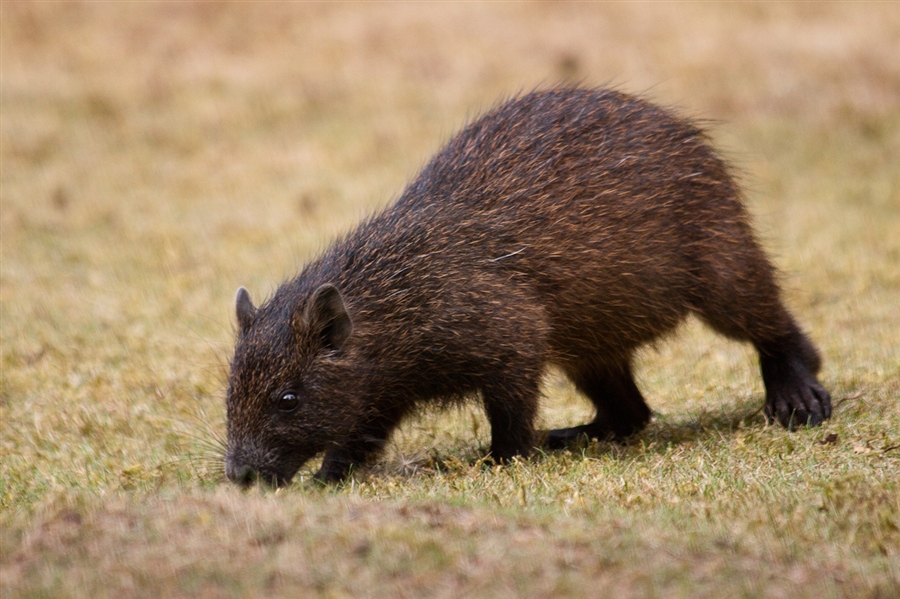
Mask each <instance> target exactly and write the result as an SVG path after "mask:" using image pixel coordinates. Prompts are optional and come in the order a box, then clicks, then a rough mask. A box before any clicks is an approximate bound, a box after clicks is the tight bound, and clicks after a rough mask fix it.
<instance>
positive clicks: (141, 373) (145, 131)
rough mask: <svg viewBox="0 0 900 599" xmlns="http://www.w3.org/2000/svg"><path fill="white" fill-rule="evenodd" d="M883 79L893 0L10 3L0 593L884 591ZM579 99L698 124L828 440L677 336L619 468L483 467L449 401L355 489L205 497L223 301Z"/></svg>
mask: <svg viewBox="0 0 900 599" xmlns="http://www.w3.org/2000/svg"><path fill="white" fill-rule="evenodd" d="M898 55H900V11H898V10H897V9H896V7H895V6H893V5H891V4H890V3H867V4H857V3H789V2H783V3H765V4H753V3H727V4H726V3H722V4H715V3H690V4H680V3H679V4H675V3H672V4H668V3H663V4H657V3H650V4H648V3H603V4H585V3H578V4H557V3H528V4H506V3H503V4H500V3H492V4H470V3H440V4H425V3H410V4H381V3H379V4H336V5H330V4H292V3H291V4H288V3H253V4H227V5H226V4H213V3H112V2H109V3H91V4H75V3H71V4H68V3H25V2H3V3H2V4H0V360H2V361H0V367H2V377H0V452H2V456H0V510H2V512H0V594H2V595H3V596H4V597H12V596H73V597H84V596H90V597H98V596H115V595H123V594H124V595H134V596H188V595H190V596H195V595H203V596H255V595H260V594H266V595H273V596H289V595H291V596H308V595H314V594H318V595H321V596H401V597H417V596H447V597H451V596H452V597H459V596H470V597H481V596H498V597H513V596H532V597H543V596H598V595H599V596H603V595H607V596H613V595H616V596H625V597H629V596H631V597H638V596H666V597H688V596H690V597H721V596H748V597H749V596H771V597H779V596H785V597H787V596H790V597H803V596H808V597H822V596H834V597H843V596H846V597H866V596H868V597H873V598H874V597H890V596H897V595H900V565H898V564H900V499H898V497H900V484H898V482H897V481H898V479H900V450H898V449H897V446H898V444H900V432H898V431H900V359H898V355H900V327H898V324H897V316H896V315H897V314H898V313H900V161H898V160H900V159H898V157H900V61H898V60H897V59H896V56H898ZM572 80H575V81H583V82H584V83H585V84H587V85H597V84H604V83H612V84H615V85H617V86H619V87H620V88H622V89H624V90H626V91H630V92H637V93H644V94H645V95H648V96H649V97H651V98H653V99H656V100H658V101H660V102H663V103H666V104H673V105H676V106H679V107H680V108H681V110H682V111H683V112H684V113H686V114H690V115H694V116H698V117H701V118H706V119H712V120H715V121H717V124H716V125H715V127H714V130H713V133H714V137H715V139H716V141H717V143H718V145H720V146H721V147H722V148H723V149H724V150H725V152H726V154H727V155H728V156H729V157H730V159H731V160H732V161H733V162H734V163H735V164H736V166H737V167H738V168H739V169H740V170H741V171H742V173H743V174H744V175H743V178H744V180H745V182H746V184H747V187H748V197H749V204H750V208H751V211H752V212H753V213H754V215H755V216H756V222H757V225H758V228H759V230H760V232H761V233H762V236H763V238H764V239H765V242H766V246H767V247H768V248H769V249H770V250H771V251H772V252H773V253H774V255H775V257H776V261H777V262H778V264H779V266H780V267H781V268H782V270H783V271H784V273H785V286H786V291H787V296H788V300H789V304H790V305H791V307H792V308H793V309H794V311H795V312H796V313H797V315H798V317H799V318H800V319H801V321H802V322H803V323H804V324H805V326H806V327H807V328H808V329H809V330H810V332H811V333H812V336H813V338H814V339H816V340H817V341H818V342H819V344H820V346H821V348H822V350H823V353H824V355H825V359H826V362H825V368H824V371H823V376H822V381H823V383H824V384H825V385H826V386H827V387H829V388H830V389H831V390H832V391H833V394H834V397H835V400H836V402H837V408H836V413H835V417H834V419H833V420H832V421H831V422H830V423H828V424H827V425H826V426H825V427H823V428H822V429H818V430H811V431H801V432H798V433H796V434H788V433H786V432H784V431H782V430H779V429H774V428H767V427H765V426H764V424H763V421H762V418H761V416H760V415H759V414H758V407H759V406H760V404H761V398H762V385H761V382H760V380H759V377H758V374H757V370H756V365H755V363H754V360H753V357H752V355H751V353H749V352H748V351H747V350H746V348H743V347H741V346H737V345H734V344H731V343H728V342H726V341H724V340H722V339H720V338H717V337H715V336H714V335H712V334H710V333H708V332H707V331H705V330H703V329H702V328H701V327H699V326H698V325H696V324H691V325H690V326H688V327H687V328H686V330H684V331H683V332H682V334H681V335H679V336H678V337H677V338H675V339H673V340H669V341H666V342H665V343H662V344H661V345H660V346H659V347H658V348H656V349H655V350H652V351H648V352H646V353H645V354H644V355H643V356H642V359H641V367H640V371H639V383H640V384H641V386H642V388H643V390H644V391H645V395H646V396H647V397H648V399H649V401H650V403H651V406H652V407H653V408H654V409H656V410H657V411H658V416H657V419H656V421H655V422H654V423H653V425H652V426H651V428H650V429H649V430H648V431H647V433H646V434H644V435H642V436H641V437H640V438H639V439H637V440H636V441H635V443H633V444H631V445H629V446H627V447H623V448H617V447H611V446H608V445H605V444H600V445H597V444H594V445H591V446H589V447H586V448H585V449H584V451H583V452H572V453H560V454H555V455H549V456H545V457H539V458H537V459H535V460H531V461H528V462H523V463H519V464H516V465H513V466H511V467H509V468H506V469H494V470H486V469H484V468H482V467H481V466H480V465H479V464H478V463H477V459H478V457H479V456H480V455H481V453H482V452H483V450H484V444H485V442H486V432H487V431H486V423H485V422H484V419H483V418H482V417H481V415H480V414H479V413H478V410H477V409H472V410H461V411H458V412H452V413H450V414H444V415H440V416H437V415H426V416H425V417H423V418H421V419H419V420H416V421H414V422H410V423H409V424H408V425H406V426H405V427H404V428H403V429H402V430H401V431H400V434H399V435H398V436H397V438H396V440H395V442H394V443H392V445H391V446H390V448H389V450H388V452H387V454H386V456H385V458H384V460H382V462H380V463H379V464H378V465H377V466H376V467H375V468H374V469H373V471H372V472H371V473H369V475H368V476H366V475H363V476H362V477H360V478H357V479H354V480H353V481H352V482H351V483H350V484H349V485H348V486H346V487H344V488H340V489H335V490H326V491H323V490H316V489H312V488H309V487H307V486H306V485H304V484H303V480H302V479H303V478H304V477H308V474H309V473H308V472H304V473H302V475H301V477H300V479H301V480H299V481H298V484H296V485H294V486H293V487H291V488H289V489H286V490H283V491H279V492H278V493H261V492H258V491H253V492H250V493H246V494H242V493H240V492H239V491H237V490H236V489H233V488H230V487H228V486H223V485H221V484H220V481H219V477H220V475H221V464H220V463H219V462H218V461H217V456H216V455H215V452H214V448H211V447H210V446H209V444H210V442H211V440H212V439H214V437H215V436H216V435H221V434H222V431H223V429H224V425H223V418H224V410H223V406H222V384H223V378H224V365H225V363H226V362H227V358H228V354H229V352H230V349H231V342H232V330H233V324H232V320H233V314H232V311H233V306H232V300H233V293H234V290H235V289H236V288H237V287H238V286H239V285H246V286H247V287H248V288H250V289H251V290H252V291H253V292H254V297H259V296H260V295H263V294H265V293H267V292H271V291H272V290H273V289H274V288H275V286H276V285H277V284H278V283H279V282H280V281H281V280H282V279H283V278H285V277H287V276H290V275H292V274H293V273H294V272H295V271H296V269H297V268H298V266H299V265H300V264H302V263H303V261H304V260H306V259H307V258H308V257H309V256H310V255H312V254H313V253H314V252H315V251H316V250H317V249H319V248H321V247H322V246H323V245H324V244H325V243H327V241H328V240H329V239H330V238H331V237H332V236H333V235H334V234H335V233H336V232H338V231H341V230H345V229H346V228H348V227H350V226H352V224H353V223H354V222H355V221H356V220H358V218H359V217H360V216H361V215H363V214H366V213H368V212H370V211H372V210H374V209H377V207H379V206H381V205H383V204H384V203H386V202H388V201H389V200H390V199H391V198H392V197H394V196H395V195H396V194H397V193H399V191H400V189H401V188H402V186H403V184H404V182H405V181H406V180H408V179H409V177H410V176H411V175H412V174H413V173H414V172H415V170H416V169H417V168H418V167H419V166H420V165H421V164H422V162H423V161H424V160H425V159H426V158H427V157H428V155H429V154H430V153H431V152H433V151H434V150H435V149H437V148H438V147H439V145H440V144H441V143H442V142H443V141H444V140H446V138H447V137H448V136H449V135H450V134H451V133H452V132H453V131H454V130H456V129H457V128H458V127H459V126H460V125H461V124H462V123H464V122H465V121H466V119H467V118H470V117H472V116H473V115H475V114H477V113H478V112H480V111H481V110H483V109H485V108H487V107H489V106H491V105H493V104H494V103H495V102H497V101H498V100H499V99H501V98H503V97H507V96H509V95H511V94H514V93H516V92H518V91H521V90H528V89H531V88H534V87H537V86H542V85H549V84H552V83H554V82H557V81H572ZM547 395H548V401H547V403H546V407H545V409H544V411H543V414H542V418H543V419H544V422H545V423H552V424H559V423H563V422H573V421H577V420H579V419H583V418H584V415H585V412H586V410H587V408H586V406H585V404H584V402H582V401H581V400H579V399H578V398H577V397H576V396H575V394H574V392H573V391H572V389H571V388H570V387H569V386H567V385H566V384H564V383H562V382H561V381H560V380H558V379H557V378H556V377H554V376H551V377H549V378H548V382H547ZM831 435H836V437H832V436H831ZM829 439H833V440H834V441H833V442H829V441H828V440H829Z"/></svg>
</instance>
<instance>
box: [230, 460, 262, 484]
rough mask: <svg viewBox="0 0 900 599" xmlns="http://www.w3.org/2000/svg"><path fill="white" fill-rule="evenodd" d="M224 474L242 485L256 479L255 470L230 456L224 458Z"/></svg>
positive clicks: (251, 482)
mask: <svg viewBox="0 0 900 599" xmlns="http://www.w3.org/2000/svg"><path fill="white" fill-rule="evenodd" d="M225 476H227V477H228V480H230V481H231V482H233V483H235V484H238V485H240V486H242V487H249V486H250V485H252V484H253V481H254V480H256V472H254V471H253V468H251V467H250V466H248V465H247V464H241V463H239V462H238V461H237V460H235V459H234V458H232V457H231V456H229V457H227V458H225Z"/></svg>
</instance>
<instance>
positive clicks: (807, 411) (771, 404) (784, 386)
mask: <svg viewBox="0 0 900 599" xmlns="http://www.w3.org/2000/svg"><path fill="white" fill-rule="evenodd" d="M765 414H766V419H767V420H768V421H769V422H773V421H775V420H777V421H778V422H779V423H780V424H781V426H783V427H784V428H786V429H788V430H794V429H795V428H797V427H800V426H819V425H820V424H822V423H823V422H825V421H826V420H828V419H829V418H831V395H830V394H829V393H828V391H826V390H825V388H824V387H822V385H820V384H819V381H817V380H816V379H815V377H814V376H812V375H811V374H808V373H802V372H796V371H795V372H793V373H792V374H791V376H786V377H783V379H782V380H779V381H776V382H774V383H773V384H772V385H770V386H769V389H768V392H767V394H766V406H765Z"/></svg>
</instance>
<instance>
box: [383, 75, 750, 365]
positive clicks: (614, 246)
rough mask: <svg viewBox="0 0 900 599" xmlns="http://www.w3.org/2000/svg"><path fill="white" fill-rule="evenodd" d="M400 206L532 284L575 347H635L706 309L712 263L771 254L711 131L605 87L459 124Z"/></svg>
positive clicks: (526, 101)
mask: <svg viewBox="0 0 900 599" xmlns="http://www.w3.org/2000/svg"><path fill="white" fill-rule="evenodd" d="M392 210H394V211H398V212H401V213H404V214H406V215H407V218H406V219H404V220H405V221H407V222H404V223H403V224H402V225H401V226H402V227H407V228H416V227H422V228H425V229H429V230H432V231H436V232H439V233H440V235H439V236H436V237H435V238H434V239H433V240H432V243H433V244H434V246H435V249H434V250H433V251H435V252H438V251H450V252H456V253H459V251H460V250H459V246H460V245H463V244H464V245H466V246H468V248H467V249H469V248H472V249H471V250H470V251H469V252H468V253H467V254H466V255H467V256H468V257H469V259H470V260H472V262H473V264H471V265H469V266H470V268H478V269H484V270H485V271H487V272H492V271H493V272H497V273H499V276H501V277H504V278H506V279H507V280H510V281H511V282H514V283H519V284H521V285H524V286H526V287H528V289H529V291H530V292H531V293H534V294H536V295H537V297H538V298H539V301H540V302H541V304H542V305H543V307H544V308H545V310H546V311H547V316H548V318H549V321H550V325H551V331H552V333H551V345H552V347H553V349H554V350H556V353H565V354H567V355H571V354H584V353H585V352H590V353H591V354H597V353H598V352H603V351H608V352H610V353H611V354H623V353H627V352H630V351H631V350H632V349H633V348H634V347H636V346H638V345H640V344H641V343H643V342H646V341H648V340H650V339H653V338H655V337H657V336H659V335H660V334H661V333H664V332H665V331H667V330H670V329H672V328H673V327H674V326H675V325H676V324H677V323H678V322H679V321H680V320H681V319H682V317H683V316H684V315H685V314H686V313H687V312H688V311H689V310H690V309H691V308H694V307H696V306H697V304H698V301H697V295H698V294H703V293H705V292H708V291H709V290H706V289H703V288H702V287H703V285H702V282H703V279H704V277H708V276H709V273H710V267H709V263H710V261H711V260H717V261H719V262H720V263H723V264H731V265H732V266H735V267H737V266H738V265H739V263H742V262H743V263H747V262H750V263H756V262H758V261H759V260H764V257H763V256H762V254H761V253H760V252H758V250H757V246H756V244H755V242H754V241H753V238H752V233H751V231H750V227H749V225H748V223H747V217H746V214H745V212H744V209H743V207H742V205H741V201H740V195H739V191H738V188H737V186H736V185H735V183H734V181H733V180H732V178H731V177H730V176H729V174H728V172H727V170H726V167H725V165H724V164H723V162H722V161H721V159H719V158H718V157H717V156H716V155H715V154H714V152H713V151H712V150H711V148H710V147H709V145H708V140H707V138H706V135H705V134H704V132H703V131H702V130H701V129H699V128H698V127H696V126H695V125H694V124H692V123H690V122H689V121H686V120H683V119H680V118H677V117H675V116H674V115H672V114H670V113H669V112H667V111H665V110H663V109H661V108H659V107H657V106H654V105H652V104H650V103H648V102H646V101H644V100H641V99H638V98H634V97H631V96H626V95H624V94H620V93H617V92H614V91H608V90H580V89H578V90H569V89H563V90H551V91H545V92H537V93H534V94H530V95H527V96H524V97H522V98H519V99H517V100H514V101H512V102H510V103H507V104H505V105H503V106H501V107H500V108H499V109H497V110H495V111H493V112H491V113H489V114H488V115H486V116H485V117H482V118H481V119H479V120H478V121H476V122H475V123H473V124H471V125H470V126H468V127H467V128H465V129H464V130H463V131H462V132H461V133H460V134H458V135H457V136H456V137H455V138H454V139H453V140H452V141H451V142H450V143H449V144H448V146H447V147H446V148H445V149H444V150H443V151H441V152H440V153H439V154H438V155H437V156H435V158H434V159H432V161H431V162H430V163H429V165H428V166H426V168H425V169H424V170H423V172H422V173H421V174H420V175H419V177H418V178H417V180H416V181H415V182H414V183H413V184H412V185H411V186H410V187H409V188H408V189H407V191H406V193H405V194H404V195H403V196H402V197H401V198H400V200H399V201H398V203H397V204H396V205H395V206H394V207H393V208H392ZM711 250H712V251H711ZM711 254H714V255H711ZM732 270H735V274H736V275H740V272H737V271H738V270H739V268H732ZM512 273H515V274H516V275H518V278H516V279H510V276H511V274H512ZM601 340H602V343H598V341H601ZM588 346H589V347H588Z"/></svg>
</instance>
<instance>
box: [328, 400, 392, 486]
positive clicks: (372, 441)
mask: <svg viewBox="0 0 900 599" xmlns="http://www.w3.org/2000/svg"><path fill="white" fill-rule="evenodd" d="M372 412H373V413H374V414H375V416H374V417H373V418H372V419H371V420H369V421H368V422H366V423H364V424H362V425H360V426H358V427H357V428H356V429H355V430H354V432H353V433H352V434H351V435H350V436H349V437H348V438H347V439H345V440H344V441H343V442H342V443H339V444H336V445H334V446H332V447H331V449H329V450H328V451H327V452H325V458H324V459H323V460H322V466H321V468H319V471H318V472H316V474H315V476H314V477H313V478H314V479H315V480H316V481H317V482H320V483H328V484H330V483H339V482H342V481H343V480H345V479H346V478H347V476H349V475H350V473H351V472H352V471H353V470H355V469H357V468H360V467H362V466H365V465H366V464H367V463H369V462H370V461H371V459H372V458H374V457H375V456H377V455H378V454H379V453H381V451H382V450H383V449H384V446H385V445H386V444H387V440H388V438H389V437H390V435H391V433H392V432H393V431H394V429H395V428H397V424H399V422H400V420H401V419H402V418H403V416H404V414H405V413H406V410H404V409H402V407H398V406H393V407H391V408H384V409H373V410H372Z"/></svg>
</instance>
